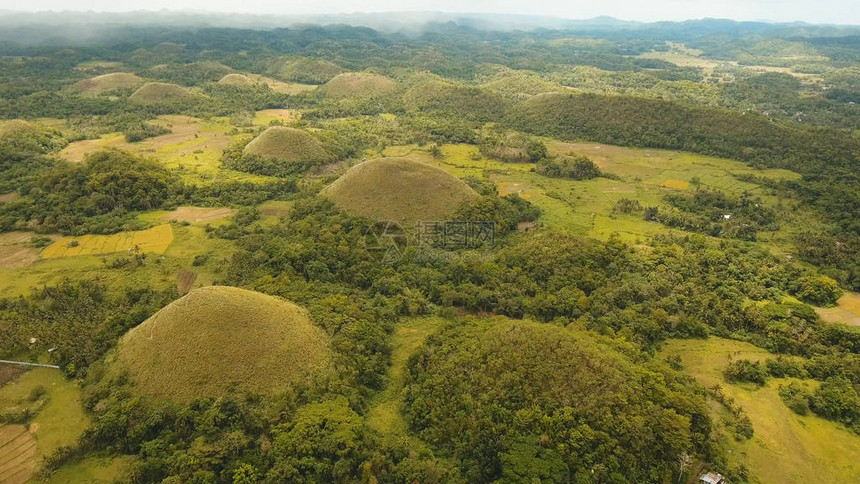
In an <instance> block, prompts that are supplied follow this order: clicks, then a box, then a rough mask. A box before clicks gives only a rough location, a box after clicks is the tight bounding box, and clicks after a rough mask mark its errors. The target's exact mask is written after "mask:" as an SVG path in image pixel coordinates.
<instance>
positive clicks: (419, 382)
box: [404, 318, 710, 482]
mask: <svg viewBox="0 0 860 484" xmlns="http://www.w3.org/2000/svg"><path fill="white" fill-rule="evenodd" d="M636 358H637V356H636V355H635V353H634V350H633V349H632V347H631V346H629V345H625V344H623V343H620V342H619V341H618V340H611V339H609V338H600V337H597V336H595V335H594V334H593V333H589V332H586V331H583V330H577V331H575V330H572V329H569V328H565V327H561V326H556V325H552V324H545V323H544V324H542V323H537V322H534V321H528V320H510V319H506V318H493V319H489V320H471V321H467V322H464V323H459V324H455V325H452V326H449V327H448V328H446V329H444V330H443V331H442V332H441V333H439V334H437V335H436V336H435V337H432V338H428V339H427V340H426V342H425V344H424V346H423V348H421V349H420V350H419V351H418V352H417V354H416V355H414V356H413V357H412V358H410V360H409V361H410V362H409V368H408V370H407V375H408V377H407V378H408V380H407V387H406V391H405V399H404V403H405V405H404V409H405V414H406V417H407V421H408V422H409V424H410V426H411V428H412V430H413V431H416V432H417V433H418V435H419V436H420V437H421V438H422V439H424V440H426V441H429V442H431V443H433V444H436V445H438V446H440V447H441V448H443V449H444V450H445V451H447V452H450V453H451V454H453V455H460V456H464V457H463V460H464V461H465V462H464V463H465V464H466V465H465V467H466V468H469V469H476V470H478V469H480V471H479V472H480V473H481V474H474V475H473V476H472V478H473V480H474V481H477V482H503V481H505V482H506V481H507V480H506V479H504V477H505V476H517V477H518V479H516V480H512V482H592V481H593V480H598V481H603V480H604V479H603V478H605V477H606V479H605V480H606V481H607V482H609V481H612V482H669V481H671V480H672V479H673V471H674V467H673V466H674V462H675V461H676V460H677V456H678V455H680V454H681V453H683V452H694V451H696V450H697V446H699V447H700V446H701V443H702V442H706V441H707V437H708V433H709V425H710V424H709V423H708V416H707V408H706V406H705V402H704V399H703V398H702V397H701V396H698V395H695V394H694V390H692V389H689V388H685V387H684V386H682V385H680V384H678V383H677V382H676V381H673V375H674V374H673V373H672V372H671V371H670V370H668V368H666V369H661V370H654V369H651V368H647V367H645V366H643V365H641V364H638V363H637V362H636V361H637V360H636ZM662 371H665V372H666V373H662ZM572 442H575V444H574V445H571V443H572ZM598 447H601V448H605V449H607V450H606V452H607V453H604V452H603V451H601V452H599V453H597V454H595V453H594V450H593V449H595V448H598ZM609 449H611V450H609ZM594 469H597V470H598V472H599V474H596V475H595V474H592V473H593V472H594ZM608 476H612V478H611V479H610V478H608Z"/></svg>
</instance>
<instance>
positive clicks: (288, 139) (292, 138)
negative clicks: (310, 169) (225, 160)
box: [244, 126, 329, 163]
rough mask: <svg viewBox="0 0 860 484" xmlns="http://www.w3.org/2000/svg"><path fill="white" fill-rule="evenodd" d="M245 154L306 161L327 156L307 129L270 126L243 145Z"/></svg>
mask: <svg viewBox="0 0 860 484" xmlns="http://www.w3.org/2000/svg"><path fill="white" fill-rule="evenodd" d="M244 151H245V154H247V155H257V156H259V157H261V158H266V159H270V160H283V161H286V162H294V163H306V162H321V161H325V160H327V159H328V158H329V155H328V153H327V152H326V150H325V148H323V145H322V143H320V142H319V140H318V139H316V138H314V136H313V135H311V134H310V133H308V132H307V131H304V130H301V129H296V128H288V127H284V126H272V127H271V128H268V129H267V130H265V131H263V132H262V133H261V134H260V136H257V137H256V138H254V139H253V140H252V141H251V142H250V143H248V144H247V145H246V146H245V150H244Z"/></svg>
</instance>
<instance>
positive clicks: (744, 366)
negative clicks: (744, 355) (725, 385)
mask: <svg viewBox="0 0 860 484" xmlns="http://www.w3.org/2000/svg"><path fill="white" fill-rule="evenodd" d="M723 374H724V375H725V377H726V380H728V381H730V382H749V383H755V384H756V385H764V384H765V381H766V380H767V371H766V370H765V368H764V366H763V365H762V364H761V363H760V362H758V361H750V360H735V361H733V362H731V363H729V365H728V366H727V367H726V369H725V370H724V371H723Z"/></svg>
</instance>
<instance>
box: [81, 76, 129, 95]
mask: <svg viewBox="0 0 860 484" xmlns="http://www.w3.org/2000/svg"><path fill="white" fill-rule="evenodd" d="M142 83H143V79H141V78H140V77H137V76H136V75H134V74H131V73H129V72H112V73H110V74H104V75H102V76H96V77H92V78H90V79H84V80H82V81H78V82H77V83H75V85H74V89H75V90H76V91H78V92H81V93H85V94H99V93H102V92H107V91H113V90H114V89H123V88H127V87H136V86H139V85H141V84H142Z"/></svg>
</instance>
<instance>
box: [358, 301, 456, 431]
mask: <svg viewBox="0 0 860 484" xmlns="http://www.w3.org/2000/svg"><path fill="white" fill-rule="evenodd" d="M445 322H446V321H445V320H444V319H442V318H437V317H427V318H415V319H410V320H407V321H404V322H402V323H399V324H398V325H397V327H396V328H395V330H394V335H393V336H392V343H391V346H392V352H391V366H390V367H389V368H388V386H387V387H386V388H385V389H384V390H382V391H381V392H379V394H377V395H376V397H375V398H374V399H373V401H372V402H371V404H370V409H369V410H368V412H367V424H368V425H369V426H370V427H371V428H372V429H374V430H376V431H377V432H379V433H380V434H382V435H383V436H384V437H385V438H388V439H394V440H399V441H401V442H409V443H411V444H413V445H415V444H417V445H421V446H423V445H424V444H423V443H419V441H418V439H417V438H415V437H410V436H409V431H408V428H407V426H406V420H404V418H403V415H402V414H401V413H400V404H401V402H402V401H403V387H404V384H405V379H406V362H407V361H408V360H409V356H411V355H412V354H413V353H414V352H415V351H417V350H418V348H420V347H421V345H422V344H423V343H424V339H425V338H426V337H427V336H428V335H430V334H431V333H433V332H435V331H436V330H437V329H439V328H441V327H442V326H443V325H444V324H445Z"/></svg>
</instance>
